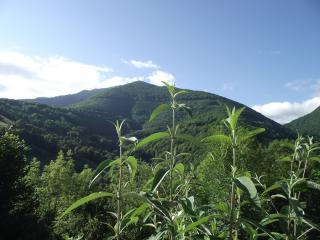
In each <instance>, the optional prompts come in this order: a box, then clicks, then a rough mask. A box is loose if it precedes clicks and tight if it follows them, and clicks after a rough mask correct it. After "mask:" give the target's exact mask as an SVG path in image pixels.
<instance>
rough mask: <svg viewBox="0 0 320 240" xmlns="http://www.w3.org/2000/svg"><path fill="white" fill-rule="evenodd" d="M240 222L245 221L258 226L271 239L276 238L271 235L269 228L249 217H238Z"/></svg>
mask: <svg viewBox="0 0 320 240" xmlns="http://www.w3.org/2000/svg"><path fill="white" fill-rule="evenodd" d="M240 220H241V221H242V222H247V223H249V224H251V225H252V226H254V227H256V228H259V229H260V230H261V231H263V232H264V233H266V234H267V235H268V236H269V237H271V239H274V240H276V239H277V238H276V237H275V236H274V235H273V233H271V232H270V231H269V230H267V229H266V228H265V227H264V226H262V225H261V224H260V223H257V222H255V221H253V220H250V219H246V218H241V219H240Z"/></svg>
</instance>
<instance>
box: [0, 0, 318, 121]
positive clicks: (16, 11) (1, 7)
mask: <svg viewBox="0 0 320 240" xmlns="http://www.w3.org/2000/svg"><path fill="white" fill-rule="evenodd" d="M319 60H320V1H318V0H308V1H298V0H261V1H257V0H242V1H239V0H225V1H221V0H200V1H199V0H198V1H196V0H188V1H186V0H158V1H156V0H135V1H132V0H107V1H105V0H91V1H84V0H83V1H82V0H77V1H75V0H74V1H72V0H68V1H65V0H55V1H49V0H42V1H36V0H28V1H25V0H19V1H18V0H0V97H1V98H13V99H25V98H35V97H40V96H47V97H50V96H58V95H65V94H72V93H76V92H79V91H81V90H84V89H94V88H104V87H111V86H115V85H122V84H126V83H130V82H132V81H137V80H141V81H146V82H149V83H152V84H156V85H160V84H161V81H163V80H165V81H168V82H171V83H173V82H174V83H175V84H176V86H177V87H180V88H187V89H193V90H202V91H207V92H211V93H215V94H218V95H221V96H224V97H227V98H231V99H233V100H235V101H238V102H241V103H243V104H245V105H247V106H249V107H252V108H253V109H255V110H256V111H259V112H261V113H262V114H264V115H265V116H267V117H269V118H271V119H273V120H275V121H277V122H279V123H287V122H290V121H291V120H293V119H295V118H298V117H300V116H303V115H305V114H307V113H309V112H311V111H313V110H314V109H315V108H316V107H318V106H320V61H319Z"/></svg>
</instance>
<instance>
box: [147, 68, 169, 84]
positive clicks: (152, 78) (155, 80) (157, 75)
mask: <svg viewBox="0 0 320 240" xmlns="http://www.w3.org/2000/svg"><path fill="white" fill-rule="evenodd" d="M147 79H148V80H149V82H150V83H151V84H154V85H157V86H162V85H163V83H162V81H164V82H167V83H169V84H174V80H175V78H174V76H173V75H172V74H171V73H168V72H164V71H160V70H157V71H154V72H152V73H151V75H149V76H148V77H147Z"/></svg>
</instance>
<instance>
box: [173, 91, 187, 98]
mask: <svg viewBox="0 0 320 240" xmlns="http://www.w3.org/2000/svg"><path fill="white" fill-rule="evenodd" d="M187 93H189V92H188V91H186V90H180V91H178V92H176V93H175V94H174V97H176V96H178V95H180V94H187Z"/></svg>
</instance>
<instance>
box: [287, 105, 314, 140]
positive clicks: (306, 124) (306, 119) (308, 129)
mask: <svg viewBox="0 0 320 240" xmlns="http://www.w3.org/2000/svg"><path fill="white" fill-rule="evenodd" d="M286 126H287V127H288V128H290V129H292V130H293V131H299V132H300V133H301V134H305V135H310V136H315V137H317V138H319V139H320V106H319V107H318V108H317V109H315V110H314V111H312V112H311V113H309V114H307V115H305V116H303V117H300V118H298V119H296V120H293V121H292V122H290V123H288V124H286Z"/></svg>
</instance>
